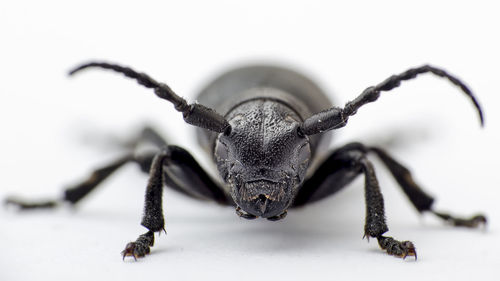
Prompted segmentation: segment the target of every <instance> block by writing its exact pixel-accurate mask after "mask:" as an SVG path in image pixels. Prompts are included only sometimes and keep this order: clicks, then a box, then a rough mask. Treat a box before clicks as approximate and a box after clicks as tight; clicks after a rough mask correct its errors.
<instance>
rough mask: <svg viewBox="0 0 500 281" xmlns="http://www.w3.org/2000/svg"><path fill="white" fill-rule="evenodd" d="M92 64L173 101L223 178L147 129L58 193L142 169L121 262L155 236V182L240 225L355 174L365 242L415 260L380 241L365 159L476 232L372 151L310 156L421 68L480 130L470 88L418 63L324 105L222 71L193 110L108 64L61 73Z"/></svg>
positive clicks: (302, 92)
mask: <svg viewBox="0 0 500 281" xmlns="http://www.w3.org/2000/svg"><path fill="white" fill-rule="evenodd" d="M91 67H98V68H105V69H110V70H113V71H116V72H119V73H122V74H124V75H125V76H127V77H129V78H133V79H135V80H136V81H137V82H139V84H141V85H143V86H145V87H147V88H153V89H154V92H155V94H156V95H157V96H158V97H160V98H162V99H165V100H168V101H170V102H171V103H173V104H174V106H175V109H176V110H177V111H180V112H182V114H183V117H184V120H185V121H186V122H187V123H189V124H191V125H194V126H196V127H198V129H197V135H198V141H199V143H200V144H201V145H202V146H203V147H204V148H205V150H206V151H207V152H208V153H209V154H210V155H211V157H213V160H214V162H215V163H216V165H217V168H218V170H219V173H220V177H221V180H223V182H224V183H221V181H218V180H214V179H212V178H211V177H210V176H209V175H208V174H207V173H206V172H205V171H204V170H203V169H202V168H201V167H200V165H199V164H198V163H197V162H196V160H195V159H194V158H193V157H192V156H191V155H190V154H189V152H187V151H186V150H184V149H183V148H181V147H178V146H173V145H168V144H167V143H166V142H165V141H164V140H163V138H162V137H160V135H159V134H158V133H156V132H155V131H154V130H153V129H151V128H146V129H144V130H143V132H142V134H141V136H140V137H138V139H137V140H136V141H135V144H139V143H141V142H144V141H147V142H150V143H152V144H154V145H155V146H156V148H157V149H156V151H154V152H147V153H140V154H139V153H130V154H128V155H126V156H124V157H123V158H121V159H118V160H117V161H115V162H114V163H111V164H110V165H108V166H105V167H103V168H101V169H98V170H96V171H95V172H94V173H93V174H92V175H91V176H90V177H89V178H88V179H87V180H86V181H84V182H82V183H80V184H78V185H76V186H74V187H71V188H68V189H66V190H65V192H64V197H63V199H62V201H63V202H69V203H71V204H75V203H77V202H78V201H79V200H80V199H82V198H83V197H84V196H85V195H87V194H88V193H89V192H91V191H92V190H93V189H94V188H95V187H96V186H97V185H98V184H99V183H100V182H102V181H103V180H104V179H105V178H107V177H108V176H109V175H110V174H112V173H113V172H114V171H116V170H117V169H118V168H120V167H121V166H122V165H124V164H125V163H128V162H135V163H137V164H139V165H140V167H141V169H142V170H143V171H144V172H149V181H148V184H147V188H146V196H145V206H144V215H143V218H142V222H141V224H142V225H143V226H145V227H146V228H147V229H148V231H147V232H146V233H145V234H143V235H140V236H139V238H138V239H137V240H136V241H135V242H130V243H128V244H127V246H126V248H125V250H124V251H123V252H122V255H123V258H125V257H126V256H132V257H134V258H137V257H143V256H144V255H146V254H148V253H149V252H150V247H151V246H153V243H154V233H155V232H159V231H162V230H164V218H163V211H162V191H163V185H165V186H168V187H170V188H172V189H174V190H177V191H179V192H181V193H183V194H186V195H188V196H191V197H195V198H200V199H209V200H214V201H216V202H218V203H220V204H224V205H231V206H234V207H235V208H236V213H237V214H238V215H239V216H240V217H243V218H246V219H255V218H257V217H262V218H267V219H268V220H272V221H274V220H280V219H283V218H284V217H285V216H286V214H287V210H288V209H289V208H294V207H299V206H302V205H305V204H308V203H311V202H314V201H317V200H320V199H322V198H325V197H327V196H329V195H331V194H333V193H335V192H336V191H338V190H339V189H341V188H342V187H344V186H346V185H347V184H349V183H350V182H351V181H352V180H353V179H354V178H356V177H357V176H358V175H360V174H363V175H364V176H365V200H366V222H365V229H364V232H365V236H366V237H367V238H369V237H374V238H377V240H378V242H379V245H380V247H381V248H382V249H384V250H385V251H386V252H387V253H388V254H391V255H395V256H398V257H403V258H404V257H406V256H408V255H410V256H415V258H416V251H415V247H414V245H413V243H412V242H410V241H398V240H395V239H393V238H392V237H388V236H383V234H384V233H385V232H387V231H388V227H387V225H386V222H385V214H384V202H383V198H382V194H381V193H380V189H379V185H378V181H377V178H376V176H375V171H374V168H373V165H372V163H371V162H370V161H369V160H368V158H367V155H368V154H370V153H373V154H374V155H376V156H378V157H379V158H380V159H381V161H382V162H383V163H384V164H385V165H386V166H387V168H388V169H389V171H390V172H391V173H392V175H393V176H394V178H395V179H396V181H397V182H398V183H399V185H400V186H401V188H402V189H403V191H404V193H405V194H406V195H407V196H408V198H409V199H410V201H411V203H412V204H413V205H414V206H415V208H416V209H417V210H418V211H419V212H431V213H433V214H435V215H437V216H438V217H440V218H442V219H444V220H446V221H447V222H449V223H451V224H453V225H455V226H466V227H477V226H479V225H482V224H485V223H486V218H485V217H484V216H483V215H475V216H472V217H470V218H466V219H463V218H457V217H453V216H451V215H449V214H447V213H442V212H437V211H435V210H434V209H433V208H432V204H433V201H434V199H433V198H432V197H431V196H429V195H428V194H426V193H425V192H424V191H423V190H422V189H421V188H420V187H419V186H418V185H417V184H416V183H415V182H414V180H413V178H412V176H411V174H410V172H409V171H408V169H406V168H405V167H403V166H402V165H401V164H399V163H398V162H397V161H396V160H395V159H394V158H393V157H391V156H390V155H389V154H388V153H387V152H385V151H384V150H382V149H380V148H378V147H372V146H365V145H363V144H361V143H350V144H347V145H345V146H343V147H340V148H338V149H336V150H334V151H333V152H331V153H330V154H329V156H327V157H326V158H325V159H326V160H319V157H318V155H319V154H320V152H321V151H322V150H325V148H324V146H325V144H327V143H328V141H329V138H330V134H329V132H327V131H330V130H333V129H338V128H342V127H344V126H345V125H346V124H347V120H348V118H349V117H350V116H352V115H354V114H356V111H357V110H358V109H359V108H360V107H361V106H363V105H365V104H367V103H370V102H374V101H375V100H377V99H378V97H379V95H380V93H381V92H384V91H390V90H392V89H394V88H395V87H398V86H399V84H400V82H402V81H405V80H410V79H413V78H415V77H416V76H417V75H419V74H423V73H428V72H429V73H432V74H435V75H437V76H440V77H443V78H446V79H448V80H449V81H450V82H451V83H453V84H454V85H455V86H457V87H459V88H460V89H461V90H462V91H463V92H464V93H465V94H466V95H467V96H468V97H469V98H470V99H471V101H472V102H473V104H474V106H475V108H476V109H477V112H478V113H479V118H480V121H481V125H482V124H483V114H482V110H481V107H480V106H479V104H478V102H477V100H476V98H475V97H474V95H473V94H472V92H471V91H470V90H469V89H468V88H467V87H466V86H465V85H464V84H463V83H462V82H461V81H460V80H459V79H457V78H455V77H454V76H452V75H450V74H448V73H447V72H445V71H444V70H442V69H440V68H436V67H433V66H429V65H424V66H421V67H417V68H411V69H409V70H407V71H405V72H403V73H401V74H399V75H393V76H391V77H389V78H388V79H386V80H385V81H383V82H382V83H380V84H378V85H376V86H373V87H368V88H367V89H366V90H364V91H363V92H362V93H361V95H359V96H358V97H357V98H355V99H354V100H352V101H350V102H348V103H347V104H346V105H345V106H344V107H343V108H342V107H335V106H333V105H332V104H331V102H330V101H329V99H328V98H327V97H326V95H325V94H324V93H323V91H322V90H321V89H320V88H318V87H317V86H316V85H315V84H314V83H313V82H312V81H311V80H310V79H308V78H306V77H305V76H303V75H302V74H299V73H297V72H294V71H291V70H289V69H285V68H280V67H274V66H248V67H243V68H238V69H235V70H231V71H229V72H227V73H225V74H223V75H221V76H219V77H218V78H217V79H216V80H214V81H213V82H212V83H210V84H209V85H208V86H206V87H205V88H204V90H202V92H201V93H200V94H199V96H198V97H197V101H198V102H199V103H193V104H188V103H187V102H186V101H185V100H184V99H183V98H181V97H179V96H177V95H176V94H175V93H174V92H173V91H172V90H171V89H170V87H168V86H167V85H166V84H163V83H159V82H157V81H155V80H153V79H152V78H150V77H149V76H148V75H146V74H144V73H139V72H136V71H134V70H132V69H131V68H128V67H122V66H120V65H116V64H109V63H102V62H90V63H87V64H83V65H81V66H79V67H77V68H75V69H74V70H72V71H71V72H70V74H74V73H76V72H79V71H81V70H83V69H86V68H91ZM320 161H322V162H320ZM319 162H320V163H319ZM6 202H7V203H8V204H14V205H17V206H18V207H19V208H20V209H34V208H53V207H56V206H58V205H59V203H60V201H59V200H51V201H43V202H27V201H23V200H19V199H14V198H10V199H7V201H6Z"/></svg>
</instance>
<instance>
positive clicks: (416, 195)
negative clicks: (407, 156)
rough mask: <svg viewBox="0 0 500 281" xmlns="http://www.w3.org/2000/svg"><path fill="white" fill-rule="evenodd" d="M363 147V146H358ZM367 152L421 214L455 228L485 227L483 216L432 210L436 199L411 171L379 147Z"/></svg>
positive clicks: (368, 148) (371, 148)
mask: <svg viewBox="0 0 500 281" xmlns="http://www.w3.org/2000/svg"><path fill="white" fill-rule="evenodd" d="M357 145H359V146H360V147H362V145H361V144H357ZM363 149H366V150H367V151H371V152H374V153H375V154H376V155H377V156H378V157H379V158H380V159H381V160H382V162H383V163H384V164H385V165H386V166H387V168H389V171H390V172H391V174H392V175H393V176H394V178H395V179H396V181H397V182H398V184H399V185H400V186H401V188H402V189H403V191H404V193H405V194H406V196H407V197H408V198H409V199H410V201H411V203H412V204H413V206H415V208H416V209H417V210H418V211H419V212H420V213H423V212H431V213H432V214H434V215H436V216H437V217H439V218H441V219H443V220H445V221H447V222H448V223H450V224H451V225H453V226H463V227H470V228H475V227H478V226H481V225H485V224H486V222H487V219H486V217H485V216H484V215H482V214H476V215H473V216H471V217H469V218H460V217H455V216H452V215H450V214H448V213H444V212H438V211H435V210H434V209H433V208H432V205H433V203H434V198H432V197H431V196H430V195H428V194H427V193H425V191H423V190H422V188H421V187H420V186H419V185H418V184H417V183H415V181H414V180H413V177H412V175H411V173H410V171H409V170H408V169H407V168H406V167H404V166H403V165H401V164H400V163H399V162H398V161H396V160H395V159H394V158H393V157H391V156H390V155H389V154H387V152H385V151H384V150H382V149H380V148H377V147H363Z"/></svg>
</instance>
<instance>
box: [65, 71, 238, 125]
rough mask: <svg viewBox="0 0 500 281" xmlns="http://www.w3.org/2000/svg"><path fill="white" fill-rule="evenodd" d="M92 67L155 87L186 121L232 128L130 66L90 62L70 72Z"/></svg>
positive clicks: (222, 120) (208, 111)
mask: <svg viewBox="0 0 500 281" xmlns="http://www.w3.org/2000/svg"><path fill="white" fill-rule="evenodd" d="M91 67H97V68H104V69H109V70H113V71H115V72H119V73H122V74H123V75H125V76H127V77H129V78H132V79H135V80H136V81H137V82H138V83H139V84H141V85H143V86H144V87H146V88H151V89H154V92H155V94H156V95H157V96H158V97H159V98H161V99H164V100H168V101H169V102H171V103H172V104H173V105H174V107H175V109H176V110H177V111H179V112H182V115H183V117H184V121H186V123H188V124H191V125H194V126H197V127H200V128H204V129H207V130H210V131H214V132H217V133H228V132H230V130H231V126H230V125H229V123H228V122H227V120H226V119H225V118H224V117H223V116H221V115H220V114H218V113H217V112H216V111H215V110H213V109H211V108H208V107H206V106H203V105H201V104H197V103H194V104H188V103H187V102H186V100H185V99H183V98H181V97H179V96H178V95H177V94H175V93H174V91H172V89H170V87H169V86H168V85H167V84H164V83H159V82H157V81H156V80H154V79H153V78H151V77H149V75H147V74H145V73H142V72H137V71H135V70H133V69H131V68H129V67H124V66H120V65H117V64H111V63H106V62H89V63H86V64H82V65H80V66H78V67H76V68H74V69H73V70H71V71H70V72H69V75H73V74H75V73H77V72H79V71H81V70H84V69H86V68H91Z"/></svg>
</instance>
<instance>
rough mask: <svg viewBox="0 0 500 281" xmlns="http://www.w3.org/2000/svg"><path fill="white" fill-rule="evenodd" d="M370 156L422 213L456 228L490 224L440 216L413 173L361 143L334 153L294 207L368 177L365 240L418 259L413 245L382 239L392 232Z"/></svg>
mask: <svg viewBox="0 0 500 281" xmlns="http://www.w3.org/2000/svg"><path fill="white" fill-rule="evenodd" d="M368 153H374V154H376V155H377V156H378V157H379V158H380V159H381V160H382V162H383V163H384V164H385V165H386V166H387V167H388V168H389V171H390V172H391V174H392V175H393V176H394V178H395V179H396V181H397V182H398V184H399V185H400V186H401V188H402V189H403V191H404V193H405V194H406V195H407V197H408V198H409V199H410V201H411V202H412V204H413V205H414V206H415V208H416V209H417V210H418V211H419V212H421V213H422V212H431V213H433V214H435V215H437V216H438V217H440V218H442V219H444V220H446V221H448V222H449V223H451V224H452V225H454V226H466V227H477V226H478V225H481V224H484V223H486V218H485V217H484V216H483V215H475V216H472V217H471V218H458V217H454V216H451V215H449V214H447V213H441V212H437V211H435V210H434V209H433V208H432V204H433V202H434V198H432V197H431V196H430V195H428V194H427V193H425V192H424V191H423V190H422V188H420V186H418V185H417V184H416V183H415V181H414V180H413V178H412V176H411V174H410V172H409V171H408V169H407V168H405V167H404V166H403V165H401V164H400V163H398V162H397V161H396V160H395V159H394V158H392V157H391V156H389V155H388V154H387V153H386V152H385V151H383V150H382V149H380V148H376V147H367V146H364V145H362V144H360V143H350V144H347V145H346V146H344V147H342V148H340V149H338V150H336V151H334V152H333V153H332V154H331V155H330V157H329V158H327V159H326V160H325V162H324V163H323V164H322V165H321V166H320V167H319V168H318V170H317V171H316V173H315V174H314V175H313V176H312V177H311V178H309V179H308V180H306V182H305V183H304V185H303V187H302V188H301V190H300V191H299V194H298V195H297V198H296V201H295V203H294V206H302V205H305V204H307V203H310V202H314V201H317V200H320V199H322V198H325V197H327V196H329V195H331V194H333V193H335V192H336V191H338V190H339V189H341V188H342V187H344V186H346V185H347V184H349V183H350V182H351V181H352V180H354V179H355V178H356V177H357V176H358V175H359V174H361V173H363V174H364V175H365V197H366V207H367V209H366V223H365V236H366V237H376V238H377V240H378V242H379V245H380V247H381V248H382V249H384V250H386V251H387V252H388V253H389V254H392V255H396V256H399V257H406V256H408V255H414V256H416V252H415V247H414V245H413V243H411V242H410V241H403V242H400V241H397V240H395V239H393V238H392V237H386V236H382V234H383V233H385V232H386V231H387V230H388V228H387V225H386V223H385V215H384V205H383V199H382V194H381V193H380V190H379V187H378V182H377V179H376V176H375V171H374V169H373V166H372V164H371V163H370V162H369V161H368V160H367V159H366V155H367V154H368Z"/></svg>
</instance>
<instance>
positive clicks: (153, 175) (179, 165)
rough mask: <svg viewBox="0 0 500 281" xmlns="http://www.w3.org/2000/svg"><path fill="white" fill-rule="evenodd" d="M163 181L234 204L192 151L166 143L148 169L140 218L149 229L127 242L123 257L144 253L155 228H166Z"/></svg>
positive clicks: (192, 193) (202, 196)
mask: <svg viewBox="0 0 500 281" xmlns="http://www.w3.org/2000/svg"><path fill="white" fill-rule="evenodd" d="M163 184H165V185H166V186H168V187H170V188H172V189H174V190H176V191H179V192H181V193H183V194H185V195H188V196H191V197H194V198H197V199H203V200H212V201H215V202H217V203H219V204H224V205H234V203H233V201H232V200H231V198H230V196H229V195H227V194H225V193H224V191H223V189H222V188H221V187H220V186H219V185H218V184H217V183H216V182H214V181H213V180H212V179H211V178H210V176H209V175H208V174H207V173H206V172H205V171H204V170H203V168H201V166H200V165H199V164H198V163H197V162H196V160H195V159H194V158H193V157H192V156H191V154H190V153H189V152H187V151H186V150H184V149H183V148H181V147H178V146H174V145H170V146H167V147H165V148H163V149H162V151H161V152H160V153H158V154H157V155H156V156H155V157H154V159H153V161H152V165H151V169H150V170H149V180H148V185H147V187H146V195H145V203H144V215H143V217H142V221H141V225H143V226H144V227H146V228H147V229H148V232H146V233H145V234H142V235H140V236H139V238H138V239H137V240H136V241H134V242H130V243H128V244H127V246H126V247H125V250H123V251H122V256H123V258H125V257H127V256H132V257H134V258H138V257H143V256H145V255H146V254H148V253H149V252H150V247H151V246H153V243H154V232H160V231H162V230H163V231H164V225H165V220H164V217H163V208H162V191H163V188H162V187H163Z"/></svg>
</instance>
